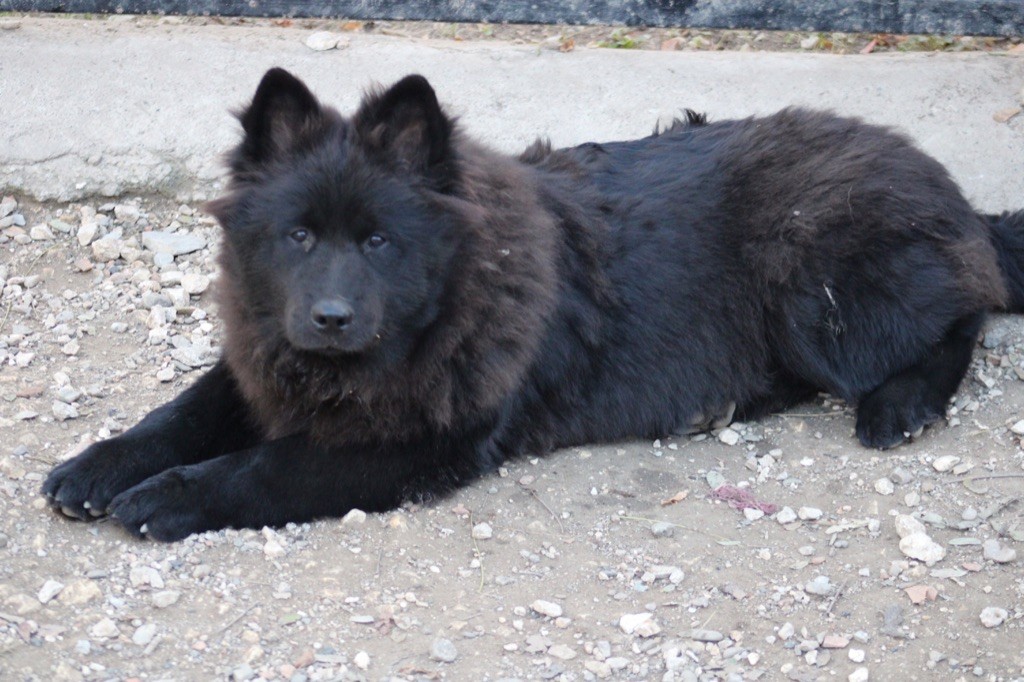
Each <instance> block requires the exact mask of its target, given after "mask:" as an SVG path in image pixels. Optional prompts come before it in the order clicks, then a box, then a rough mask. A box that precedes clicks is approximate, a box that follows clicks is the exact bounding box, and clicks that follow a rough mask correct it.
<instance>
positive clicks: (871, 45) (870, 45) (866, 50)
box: [860, 38, 878, 54]
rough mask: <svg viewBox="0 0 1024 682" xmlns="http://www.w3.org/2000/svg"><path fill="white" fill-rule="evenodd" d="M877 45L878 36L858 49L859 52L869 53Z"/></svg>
mask: <svg viewBox="0 0 1024 682" xmlns="http://www.w3.org/2000/svg"><path fill="white" fill-rule="evenodd" d="M877 46H878V38H872V39H871V42H870V43H868V44H867V45H865V46H864V47H862V48H861V49H860V53H861V54H871V52H872V51H873V50H874V49H875V48H876V47H877Z"/></svg>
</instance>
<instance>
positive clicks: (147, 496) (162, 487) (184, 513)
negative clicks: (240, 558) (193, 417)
mask: <svg viewBox="0 0 1024 682" xmlns="http://www.w3.org/2000/svg"><path fill="white" fill-rule="evenodd" d="M193 469H194V467H175V468H173V469H168V470H167V471H164V472H162V473H160V474H157V475H156V476H153V477H152V478H149V479H146V480H145V481H143V482H142V483H140V484H138V485H137V486H135V487H134V488H131V489H129V490H126V491H125V492H123V493H121V494H120V495H118V496H117V497H115V498H114V500H113V502H111V504H110V516H111V517H112V518H113V519H114V520H116V521H117V522H119V523H120V524H121V525H122V526H124V527H125V529H126V530H128V532H130V533H132V534H133V535H135V536H136V537H149V538H153V539H154V540H162V541H164V542H172V541H174V540H181V539H182V538H185V537H188V536H189V535H192V534H193V533H201V532H202V531H205V530H212V529H215V528H220V527H221V526H222V525H223V524H220V523H217V522H216V521H215V520H214V519H213V518H211V517H210V515H209V513H208V512H207V511H204V505H203V502H204V499H205V495H206V494H207V493H205V492H204V491H203V488H202V485H201V479H200V477H198V476H197V475H196V474H195V472H194V471H193Z"/></svg>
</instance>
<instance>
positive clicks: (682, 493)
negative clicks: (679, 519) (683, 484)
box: [661, 490, 690, 507]
mask: <svg viewBox="0 0 1024 682" xmlns="http://www.w3.org/2000/svg"><path fill="white" fill-rule="evenodd" d="M689 494H690V491H689V490H680V491H679V492H677V493H676V494H675V495H673V496H672V497H670V498H668V499H666V500H662V501H661V506H662V507H667V506H669V505H670V504H675V503H676V502H682V501H683V500H685V499H686V496H687V495H689Z"/></svg>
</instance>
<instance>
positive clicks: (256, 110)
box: [238, 68, 323, 163]
mask: <svg viewBox="0 0 1024 682" xmlns="http://www.w3.org/2000/svg"><path fill="white" fill-rule="evenodd" d="M322 113H323V112H322V110H321V108H320V103H319V102H318V101H317V99H316V97H314V96H313V93H312V92H310V91H309V88H307V87H306V85H305V84H304V83H303V82H302V81H300V80H299V79H298V78H296V77H295V76H293V75H292V74H290V73H288V72H287V71H285V70H284V69H280V68H273V69H270V70H269V71H267V73H266V74H264V76H263V80H261V81H260V84H259V87H257V88H256V94H255V95H254V96H253V98H252V103H251V104H250V105H249V106H248V107H246V108H245V109H244V110H243V111H242V112H241V113H240V114H239V115H238V118H239V120H240V121H241V122H242V129H243V130H244V131H245V139H244V140H243V142H242V146H241V147H240V149H239V151H240V152H241V156H242V158H243V159H245V160H246V161H249V162H255V163H263V162H266V161H272V160H275V159H279V158H282V157H284V156H286V155H287V154H289V153H290V152H292V151H293V150H294V149H295V147H296V146H297V144H298V143H299V141H300V140H301V139H302V136H303V132H304V131H307V130H309V129H310V127H311V125H312V124H313V123H315V122H317V121H319V120H320V119H321V118H322Z"/></svg>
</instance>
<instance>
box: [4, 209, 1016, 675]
mask: <svg viewBox="0 0 1024 682" xmlns="http://www.w3.org/2000/svg"><path fill="white" fill-rule="evenodd" d="M152 231H172V232H176V233H178V235H179V236H189V237H193V238H195V237H198V238H200V240H201V243H202V245H201V248H198V249H196V250H189V251H188V252H187V253H181V254H179V255H176V256H174V257H171V258H169V257H168V256H166V255H160V254H157V253H155V252H154V251H152V250H150V248H149V247H147V246H144V244H143V238H142V235H143V234H144V233H146V232H152ZM216 239H217V228H216V226H215V225H214V224H213V222H212V220H211V219H209V218H207V217H205V216H203V215H202V213H201V212H200V211H199V209H198V207H195V206H187V205H182V206H178V205H173V204H167V203H166V202H163V201H161V200H157V199H139V198H122V199H118V200H116V201H112V202H111V203H109V204H106V205H102V204H101V203H100V202H95V203H91V204H84V205H83V204H64V205H57V204H54V205H36V204H33V203H31V202H30V201H27V200H25V199H23V198H20V197H12V198H10V201H8V200H6V199H5V201H4V202H3V203H0V249H2V251H0V253H2V256H0V284H2V285H3V289H2V297H0V434H2V440H0V519H2V525H0V678H2V679H10V680H83V679H87V680H130V679H139V680H200V679H235V680H247V679H257V678H262V679H277V680H297V681H299V680H350V679H352V680H355V679H367V680H391V679H394V680H434V679H446V680H499V679H504V680H512V679H520V680H536V679H551V680H593V679H613V680H665V681H683V680H698V679H699V680H720V679H721V680H757V679H761V680H777V679H792V680H828V679H849V680H867V679H873V680H925V679H943V680H945V679H965V680H966V679H981V680H993V681H994V680H1021V679H1024V557H1022V556H1021V554H1024V504H1022V501H1024V449H1022V444H1021V438H1022V434H1024V320H1022V319H1019V318H1015V317H1007V316H996V317H994V318H993V319H992V321H991V322H990V324H989V327H988V329H987V330H986V333H985V336H984V338H983V340H982V342H981V343H979V346H978V350H977V353H976V357H975V361H974V365H973V366H972V368H971V370H970V372H969V375H968V378H967V379H966V380H965V382H964V384H963V386H962V387H961V389H960V391H959V393H958V395H957V397H956V399H955V400H954V401H953V403H952V404H951V406H950V409H949V412H948V414H947V418H946V420H945V423H940V424H937V425H935V426H934V427H931V428H929V429H926V430H925V432H924V434H923V435H922V436H921V437H920V438H919V439H917V440H916V441H914V442H912V443H910V444H908V445H905V446H903V447H901V448H898V449H896V450H894V451H891V452H876V451H869V450H865V449H863V448H862V447H860V446H859V445H858V444H857V442H856V440H855V438H854V437H853V424H854V420H853V411H852V409H850V408H849V407H848V406H846V405H844V404H842V403H840V402H838V401H835V400H834V399H831V398H829V397H827V396H821V397H819V399H818V400H816V401H815V402H813V403H811V404H807V405H804V406H801V407H800V408H798V409H795V410H792V411H790V412H787V413H785V414H781V415H776V416H773V417H771V418H769V419H766V420H764V421H762V422H758V423H751V424H733V425H732V426H731V427H730V428H728V429H724V430H721V431H719V432H716V433H712V434H701V435H698V436H695V437H666V438H663V439H661V440H659V441H655V442H629V443H618V444H611V445H600V446H598V445H595V446H593V447H585V448H573V449H570V450H566V451H562V452H558V453H555V454H554V455H552V456H549V457H545V458H533V459H526V460H522V461H516V462H510V463H508V465H507V466H506V468H504V469H502V471H501V472H500V474H499V475H495V476H492V477H489V478H486V479H483V480H481V481H479V482H477V483H476V484H474V485H473V486H471V487H469V488H467V489H465V490H462V491H460V492H458V493H457V494H455V495H453V496H451V497H450V498H446V499H443V500H439V501H437V502H436V503H435V504H433V505H429V506H423V507H413V506H410V507H408V508H404V509H401V510H397V511H395V512H393V513H389V514H380V515H369V516H365V517H364V516H362V515H360V514H353V515H351V516H350V517H348V518H346V519H345V520H341V521H339V520H332V521H323V522H318V523H313V524H303V525H299V526H289V527H287V528H283V529H277V530H270V529H264V530H263V531H251V530H245V531H233V530H229V531H221V532H216V533H206V534H203V535H200V536H195V537H192V538H190V539H188V540H187V541H185V542H182V543H177V544H172V545H163V544H155V543H153V542H146V541H137V540H135V539H133V538H131V537H129V536H128V535H127V534H126V533H124V532H123V531H121V530H120V529H119V528H118V527H117V526H116V525H114V524H108V523H105V522H103V521H100V522H96V523H92V524H85V523H81V522H75V521H71V520H69V519H66V518H63V517H61V516H59V515H57V514H54V513H52V512H51V511H49V510H48V509H47V508H46V505H45V504H44V502H43V500H42V498H41V497H40V496H39V494H38V489H39V486H40V483H41V481H42V479H43V477H44V476H45V474H46V472H47V471H48V470H49V468H50V467H51V466H52V465H53V464H54V463H56V462H59V461H62V460H63V459H65V458H67V457H69V456H71V455H72V454H74V453H75V452H78V451H80V449H81V448H82V447H84V446H85V445H87V444H88V443H90V442H93V441H94V440H96V439H99V438H105V437H109V436H110V435H116V434H117V433H118V432H119V431H121V430H123V429H124V428H127V427H129V426H131V425H132V424H133V423H135V422H136V421H137V420H138V419H139V418H140V417H141V416H142V415H144V414H145V413H146V412H147V411H148V410H150V409H152V408H153V407H155V406H157V405H159V404H160V403H162V402H164V401H166V400H168V399H169V398H171V397H172V396H174V395H175V394H177V393H178V392H180V391H181V390H182V389H183V388H184V387H185V386H187V385H188V384H189V383H191V382H192V381H194V379H195V378H196V377H197V376H198V373H199V372H201V371H202V369H203V367H205V366H209V365H210V364H212V363H213V362H214V361H215V358H216V356H217V352H218V344H219V332H220V328H219V324H218V322H217V318H216V310H215V309H214V307H213V305H212V296H211V292H210V289H207V286H208V285H209V279H210V278H213V277H214V264H213V263H214V255H215V250H216ZM198 244H199V242H196V243H194V244H192V245H191V246H189V247H188V248H189V249H192V248H193V247H196V246H197V245H198ZM183 248H185V247H183ZM213 286H215V284H214V285H213ZM681 390H684V387H681ZM911 517H912V519H916V520H917V521H919V522H920V524H923V525H920V526H919V527H918V526H914V521H912V520H910V518H911ZM898 528H899V529H900V530H901V531H902V532H903V533H904V534H906V533H907V532H908V529H909V530H917V531H918V532H917V533H913V534H911V535H909V539H905V540H903V541H902V542H901V537H900V534H898V532H897V529H898ZM929 538H930V540H929ZM908 553H909V555H908ZM911 555H913V556H914V557H918V558H912V556H911ZM926 557H927V559H928V560H927V561H926V560H925V558H926Z"/></svg>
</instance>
